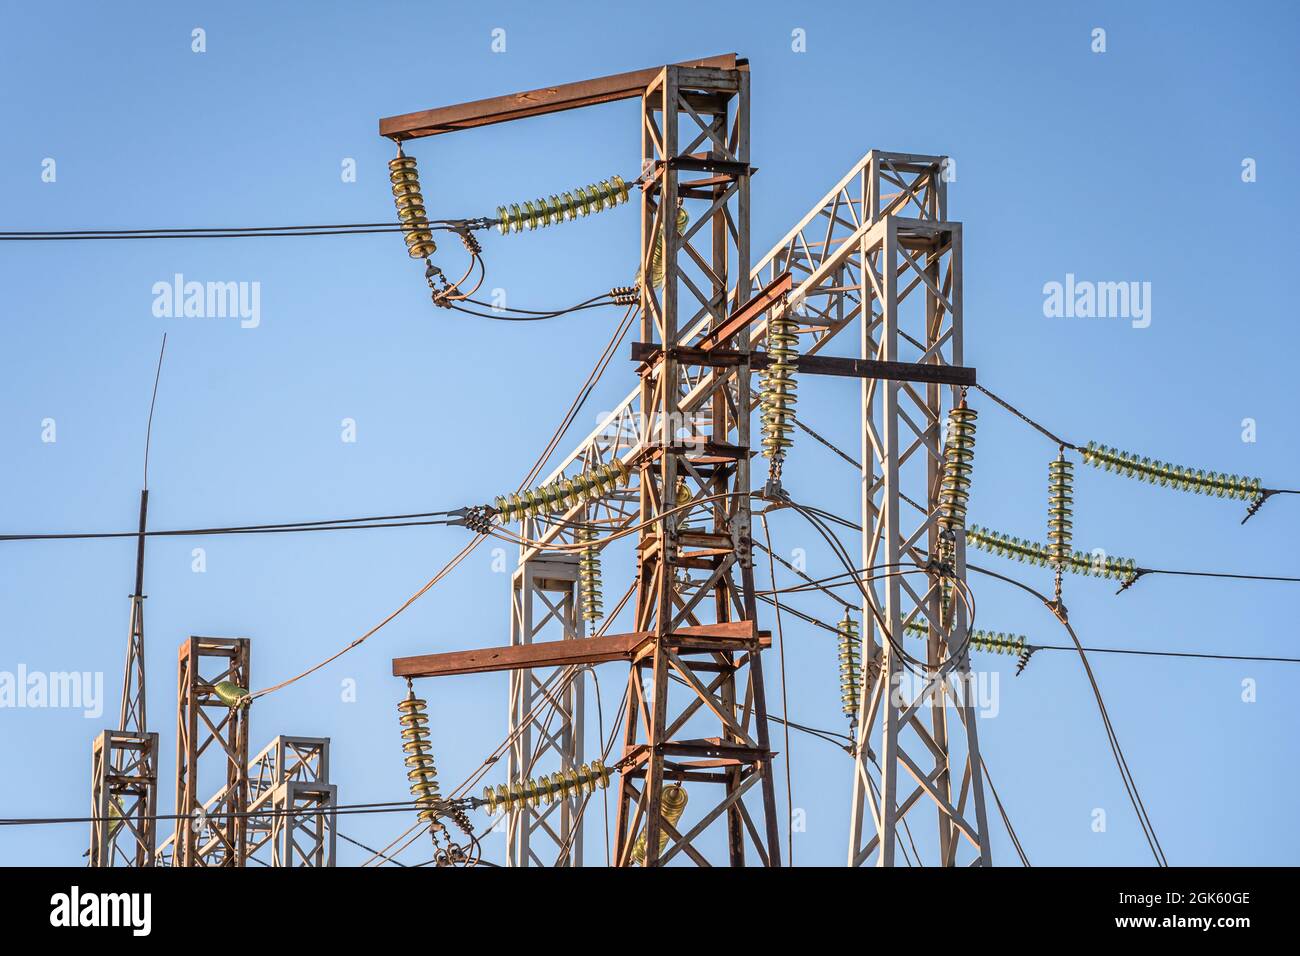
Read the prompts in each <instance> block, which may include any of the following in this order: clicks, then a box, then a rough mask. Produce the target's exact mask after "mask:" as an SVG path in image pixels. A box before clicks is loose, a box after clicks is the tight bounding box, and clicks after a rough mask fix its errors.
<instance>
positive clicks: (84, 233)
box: [0, 219, 493, 242]
mask: <svg viewBox="0 0 1300 956" xmlns="http://www.w3.org/2000/svg"><path fill="white" fill-rule="evenodd" d="M492 224H493V223H492V221H491V220H487V219H430V220H427V222H426V224H424V226H423V228H427V229H431V230H434V231H436V232H458V231H460V230H462V229H466V228H468V229H485V228H488V227H489V226H491V225H492ZM411 231H413V227H412V226H411V225H410V224H409V223H403V222H343V223H326V224H319V225H302V226H187V227H161V228H157V229H55V230H45V229H28V230H7V231H2V232H0V241H3V242H73V241H83V240H98V241H107V240H119V239H268V238H293V237H297V236H352V235H372V234H377V233H390V232H406V233H409V232H411Z"/></svg>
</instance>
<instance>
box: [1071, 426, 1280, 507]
mask: <svg viewBox="0 0 1300 956" xmlns="http://www.w3.org/2000/svg"><path fill="white" fill-rule="evenodd" d="M1079 452H1080V454H1081V455H1082V456H1083V460H1084V462H1085V463H1086V464H1089V465H1092V466H1093V467H1094V468H1101V469H1103V470H1104V471H1113V472H1115V473H1116V474H1120V475H1124V476H1125V477H1127V478H1136V479H1137V480H1139V481H1147V482H1150V483H1151V484H1153V485H1159V486H1160V487H1162V488H1165V487H1168V488H1177V489H1179V490H1180V491H1190V492H1192V493H1193V494H1198V495H1214V496H1216V497H1219V498H1236V499H1238V500H1240V501H1251V500H1254V499H1256V498H1258V496H1259V495H1260V493H1261V492H1262V490H1263V487H1262V482H1261V481H1260V480H1259V479H1258V478H1246V477H1243V476H1241V475H1229V474H1223V473H1219V472H1213V471H1203V470H1200V469H1195V468H1184V467H1182V466H1180V465H1170V464H1166V463H1165V462H1163V461H1152V460H1151V459H1150V458H1142V457H1139V456H1138V455H1134V454H1131V453H1129V452H1126V451H1120V450H1119V449H1118V448H1108V447H1106V446H1105V445H1098V444H1097V443H1096V442H1092V441H1090V442H1088V446H1087V447H1086V448H1081V449H1079Z"/></svg>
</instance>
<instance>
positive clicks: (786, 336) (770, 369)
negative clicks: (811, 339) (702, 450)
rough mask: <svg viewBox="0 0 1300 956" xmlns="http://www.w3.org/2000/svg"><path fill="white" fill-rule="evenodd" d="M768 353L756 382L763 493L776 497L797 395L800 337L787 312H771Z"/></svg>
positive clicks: (792, 427) (768, 326)
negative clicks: (764, 469) (763, 466)
mask: <svg viewBox="0 0 1300 956" xmlns="http://www.w3.org/2000/svg"><path fill="white" fill-rule="evenodd" d="M767 341H768V348H767V354H768V357H769V359H770V362H769V364H768V366H767V368H766V369H765V370H764V371H763V376H762V379H761V382H760V384H759V405H760V407H761V408H762V425H763V454H764V455H765V456H766V457H767V468H768V471H767V486H766V487H765V488H764V489H763V495H764V497H767V498H779V497H781V495H782V489H781V470H782V467H783V466H784V464H785V453H786V449H788V448H789V447H790V446H791V445H792V444H794V440H793V438H792V437H791V432H793V431H794V425H793V422H792V419H793V418H794V407H795V404H796V403H797V402H798V399H799V396H798V395H797V394H796V389H797V388H798V383H797V382H796V381H795V378H794V371H795V358H796V356H797V354H798V353H797V351H796V346H797V345H798V342H799V338H798V335H797V334H796V326H795V322H794V319H793V318H791V317H790V314H789V311H788V310H786V309H784V308H783V309H782V311H781V312H780V313H779V314H777V315H774V316H773V317H772V318H771V319H770V321H769V322H768V325H767Z"/></svg>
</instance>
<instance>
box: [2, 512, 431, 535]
mask: <svg viewBox="0 0 1300 956" xmlns="http://www.w3.org/2000/svg"><path fill="white" fill-rule="evenodd" d="M453 513H454V512H451V511H422V512H414V513H412V514H403V515H376V516H372V517H368V518H333V519H330V520H327V521H296V522H282V523H279V524H251V525H233V526H230V527H217V528H186V529H180V530H172V531H146V532H145V533H144V535H145V537H147V538H155V537H157V538H167V537H188V536H192V535H209V534H276V533H290V532H297V531H349V530H356V529H364V528H410V527H417V526H424V525H442V524H448V523H449V520H447V519H445V518H439V520H436V521H408V520H406V519H408V518H435V517H438V516H443V515H451V514H453ZM362 522H368V523H362ZM138 537H140V532H139V531H100V532H89V531H70V532H66V533H63V532H60V533H45V534H0V541H70V540H88V539H100V538H138Z"/></svg>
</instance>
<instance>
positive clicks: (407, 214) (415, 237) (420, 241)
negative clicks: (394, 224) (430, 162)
mask: <svg viewBox="0 0 1300 956" xmlns="http://www.w3.org/2000/svg"><path fill="white" fill-rule="evenodd" d="M388 180H389V183H390V184H391V185H392V188H393V202H394V203H395V204H396V205H397V218H398V220H399V221H400V222H401V223H402V225H404V226H406V227H407V229H406V230H405V238H406V247H407V252H408V253H410V256H411V258H412V259H427V258H429V256H431V255H433V254H434V253H435V252H437V251H438V246H437V244H436V243H435V242H434V241H433V233H432V232H431V231H430V229H429V216H428V213H426V212H425V211H424V195H423V194H422V193H421V192H420V173H419V170H418V169H416V165H415V157H414V156H404V155H402V154H401V153H400V152H399V153H398V154H397V158H396V159H390V160H389V161H388Z"/></svg>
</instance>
